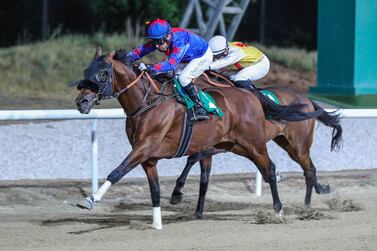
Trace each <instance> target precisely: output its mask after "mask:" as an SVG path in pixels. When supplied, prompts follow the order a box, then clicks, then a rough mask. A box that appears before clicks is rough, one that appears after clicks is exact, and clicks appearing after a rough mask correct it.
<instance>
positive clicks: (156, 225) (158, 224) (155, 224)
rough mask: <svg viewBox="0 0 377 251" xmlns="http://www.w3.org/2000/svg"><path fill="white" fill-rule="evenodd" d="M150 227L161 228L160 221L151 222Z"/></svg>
mask: <svg viewBox="0 0 377 251" xmlns="http://www.w3.org/2000/svg"><path fill="white" fill-rule="evenodd" d="M152 228H154V229H157V230H161V229H162V223H158V222H153V224H152Z"/></svg>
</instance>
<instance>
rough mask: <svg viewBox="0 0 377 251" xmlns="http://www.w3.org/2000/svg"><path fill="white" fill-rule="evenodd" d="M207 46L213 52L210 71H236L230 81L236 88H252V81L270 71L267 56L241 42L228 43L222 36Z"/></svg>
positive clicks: (215, 37) (215, 38)
mask: <svg viewBox="0 0 377 251" xmlns="http://www.w3.org/2000/svg"><path fill="white" fill-rule="evenodd" d="M208 44H209V47H210V48H211V49H212V52H213V62H212V63H211V65H210V69H211V70H220V69H222V68H225V67H229V68H230V70H231V71H236V73H235V74H234V75H231V76H230V79H231V80H233V81H234V84H235V85H236V86H237V87H240V88H250V87H254V86H253V84H252V81H254V80H258V79H261V78H263V77H264V76H266V75H267V73H268V71H269V69H270V61H269V60H268V58H267V56H266V55H264V54H263V53H262V52H261V51H260V50H258V49H257V48H255V47H253V46H249V45H247V44H244V43H242V42H231V43H229V42H228V41H227V40H226V38H225V37H223V36H214V37H213V38H211V39H210V40H209V42H208Z"/></svg>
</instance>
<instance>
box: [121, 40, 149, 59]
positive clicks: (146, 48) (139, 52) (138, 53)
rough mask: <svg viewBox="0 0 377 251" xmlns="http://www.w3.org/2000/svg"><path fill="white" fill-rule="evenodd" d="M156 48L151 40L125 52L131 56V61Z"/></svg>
mask: <svg viewBox="0 0 377 251" xmlns="http://www.w3.org/2000/svg"><path fill="white" fill-rule="evenodd" d="M154 50H156V46H154V45H153V43H152V42H151V41H149V42H147V43H145V44H143V45H141V46H139V47H137V48H136V49H135V50H133V51H131V52H129V53H128V54H127V57H129V58H131V62H130V63H133V62H134V61H137V60H139V59H140V58H142V57H144V56H145V55H148V54H149V53H151V52H153V51H154Z"/></svg>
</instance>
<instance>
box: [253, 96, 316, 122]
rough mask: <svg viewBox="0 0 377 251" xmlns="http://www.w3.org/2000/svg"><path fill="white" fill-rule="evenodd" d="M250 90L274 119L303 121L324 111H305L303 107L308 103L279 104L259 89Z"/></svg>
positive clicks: (270, 117)
mask: <svg viewBox="0 0 377 251" xmlns="http://www.w3.org/2000/svg"><path fill="white" fill-rule="evenodd" d="M249 90H250V91H251V92H252V93H254V94H255V95H256V96H257V98H258V99H259V101H260V102H261V104H262V108H263V111H264V113H265V114H266V116H268V118H269V119H272V120H277V121H280V120H285V121H301V120H306V119H312V118H316V117H318V116H320V115H321V114H322V111H314V112H303V111H302V109H303V108H305V107H306V106H307V104H300V103H296V104H290V105H278V104H276V103H275V102H274V101H272V100H271V99H269V98H268V97H266V96H265V95H263V94H262V93H261V92H259V91H258V90H256V89H249Z"/></svg>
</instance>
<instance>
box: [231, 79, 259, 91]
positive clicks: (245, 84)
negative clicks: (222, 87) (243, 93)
mask: <svg viewBox="0 0 377 251" xmlns="http://www.w3.org/2000/svg"><path fill="white" fill-rule="evenodd" d="M234 85H235V86H237V87H238V88H244V89H257V88H256V87H255V86H254V84H253V83H252V82H251V81H250V80H237V81H234Z"/></svg>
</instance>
